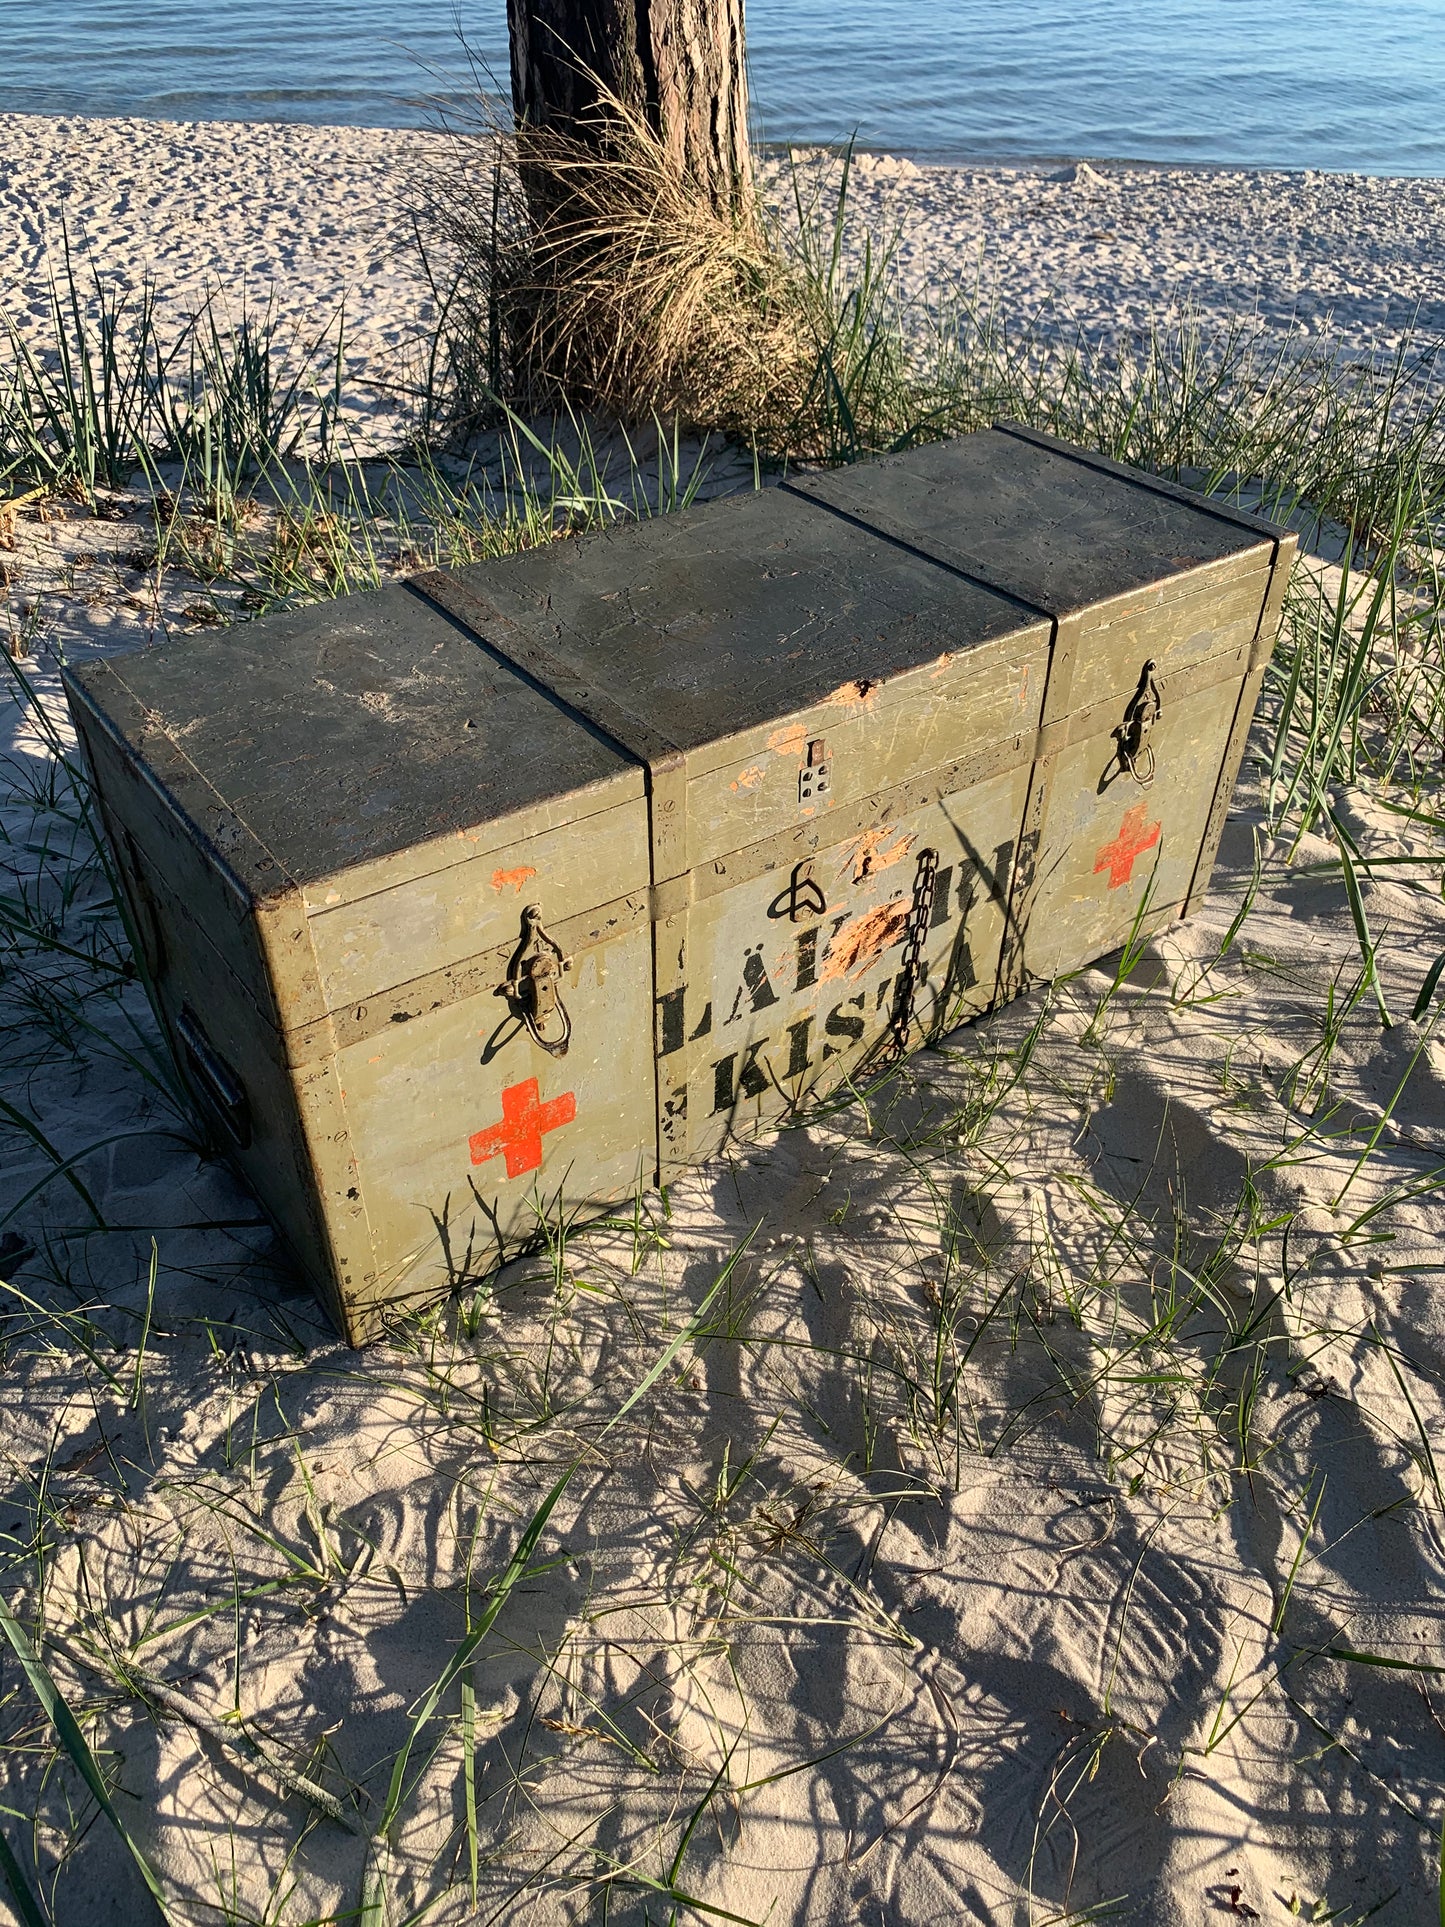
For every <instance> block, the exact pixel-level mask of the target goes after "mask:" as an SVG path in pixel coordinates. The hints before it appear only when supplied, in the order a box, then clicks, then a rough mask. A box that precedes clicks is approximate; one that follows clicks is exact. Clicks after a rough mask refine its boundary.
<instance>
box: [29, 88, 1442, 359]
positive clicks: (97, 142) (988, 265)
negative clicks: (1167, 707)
mask: <svg viewBox="0 0 1445 1927" xmlns="http://www.w3.org/2000/svg"><path fill="white" fill-rule="evenodd" d="M448 138H449V137H448V136H446V135H444V134H442V133H439V132H436V131H428V130H423V129H415V128H413V129H401V130H395V129H377V128H359V127H351V126H322V125H313V124H311V123H307V122H295V121H255V122H244V121H207V122H177V121H161V120H146V119H142V118H140V117H136V116H130V117H116V118H97V117H85V116H49V115H29V114H16V113H0V243H3V242H7V241H8V243H9V245H8V247H7V249H6V258H7V260H8V262H9V264H10V277H9V285H8V288H7V305H8V307H9V308H10V310H11V312H12V313H13V314H16V315H17V319H18V321H19V325H20V327H21V331H22V332H29V331H30V328H31V326H32V324H33V323H35V322H37V321H39V320H40V319H42V318H43V308H44V286H45V274H46V261H47V246H51V247H53V246H54V244H55V242H56V241H57V240H58V238H59V232H60V229H61V226H62V223H63V224H64V225H65V226H66V227H67V228H68V230H69V232H70V233H71V235H72V238H74V237H75V236H77V235H79V236H81V237H83V239H84V241H85V242H86V243H87V244H88V246H89V248H90V250H91V255H92V258H93V260H94V261H95V262H96V263H97V264H99V265H101V266H102V267H103V269H104V271H105V272H106V273H107V274H108V275H110V276H113V277H115V278H116V279H117V280H118V281H119V282H120V283H121V284H122V285H129V286H135V287H138V286H139V285H140V284H141V283H142V282H143V281H144V280H145V279H146V278H147V277H149V278H150V279H151V280H152V281H153V283H154V285H155V287H156V289H157V291H158V293H159V295H160V297H161V298H162V299H163V301H164V302H165V303H167V304H170V303H175V304H178V305H179V306H180V307H182V308H184V307H185V305H186V304H188V303H189V304H194V303H196V302H198V301H200V300H201V299H203V298H204V295H205V293H206V292H207V291H214V290H220V291H222V292H223V293H225V294H227V295H228V296H230V297H232V298H236V299H242V298H244V299H248V300H251V299H256V298H263V299H265V300H266V301H267V302H268V303H273V304H274V308H275V312H276V314H277V316H278V317H279V319H280V320H281V321H282V322H283V323H284V324H286V325H289V326H295V327H298V328H302V329H312V330H314V329H315V328H316V327H317V326H318V325H319V324H320V323H321V322H322V321H323V320H324V319H325V318H326V317H328V316H334V315H335V314H336V313H337V312H338V311H339V310H340V308H341V306H342V305H343V304H345V306H346V310H347V316H348V333H349V334H350V335H351V337H352V342H351V351H350V352H351V354H352V356H353V360H352V363H351V366H352V372H353V374H354V375H355V376H356V377H358V378H363V379H364V378H366V377H367V376H368V375H369V374H373V375H377V376H379V377H383V378H389V376H388V371H386V370H384V369H383V368H382V366H381V359H382V358H383V357H387V356H389V357H391V358H392V359H393V360H395V358H396V356H397V355H398V354H401V353H404V352H405V350H406V345H407V343H409V342H410V343H415V342H416V341H417V340H418V339H420V338H421V337H422V336H423V335H424V333H425V331H426V329H427V328H428V327H429V326H430V325H432V323H433V321H434V315H435V304H434V301H433V295H432V290H431V289H430V287H429V286H427V285H426V282H425V278H424V276H423V275H422V273H421V270H420V263H419V261H418V260H417V257H416V254H415V250H414V246H413V242H412V238H411V234H410V231H409V225H408V216H407V208H406V200H405V182H406V178H407V170H408V168H409V167H411V166H413V165H415V164H416V163H417V162H418V161H421V162H422V163H423V164H425V161H426V158H427V156H428V153H431V154H440V153H442V152H443V151H444V148H445V143H446V141H447V140H448ZM791 151H792V152H794V153H796V154H798V155H799V156H800V157H803V158H804V160H805V164H806V156H808V155H814V156H823V155H825V154H827V153H829V152H836V151H837V150H829V149H826V148H821V147H819V148H813V149H806V150H805V149H793V150H791ZM785 165H786V163H785V162H784V161H783V160H782V159H781V158H780V157H779V156H778V155H777V154H776V153H775V154H774V155H772V156H770V155H769V154H768V153H767V151H766V150H765V151H764V152H763V155H762V166H761V172H762V174H763V176H764V180H765V181H766V179H767V177H768V175H769V174H772V175H773V176H774V177H775V178H776V176H777V174H778V173H779V171H780V170H781V169H782V168H783V167H784V166H785ZM850 198H851V201H852V208H853V212H854V214H855V216H856V217H857V218H858V221H859V224H860V227H866V228H868V229H870V230H871V231H872V232H873V233H874V234H875V235H882V236H886V237H892V238H893V239H895V240H896V257H895V265H896V269H897V272H898V274H899V277H900V283H901V285H902V287H903V289H904V291H905V292H906V293H907V294H909V295H910V296H914V297H924V296H925V295H927V294H929V293H930V292H934V293H937V292H938V291H940V290H952V291H953V293H954V294H955V295H957V294H960V293H961V294H963V295H964V296H965V297H967V298H969V299H972V300H973V301H975V302H976V303H978V304H979V305H992V306H995V307H996V308H997V310H998V312H1000V313H1001V314H1003V315H1005V316H1007V317H1008V318H1009V319H1010V321H1011V322H1013V323H1015V324H1017V323H1018V322H1019V321H1020V320H1021V319H1027V318H1028V317H1038V316H1040V315H1044V316H1046V317H1047V323H1048V326H1050V327H1052V328H1055V329H1058V328H1063V329H1066V330H1067V331H1069V332H1073V331H1074V330H1077V331H1078V332H1079V333H1080V334H1082V336H1083V337H1084V338H1085V339H1087V340H1089V341H1090V342H1092V343H1094V344H1096V345H1110V344H1118V343H1121V342H1123V341H1125V340H1127V339H1128V338H1129V337H1131V336H1133V337H1135V338H1139V337H1141V336H1143V335H1147V333H1148V331H1149V329H1150V328H1151V327H1152V326H1157V325H1160V324H1162V325H1165V326H1168V325H1170V324H1171V323H1172V322H1173V321H1177V320H1178V319H1179V318H1180V317H1181V316H1183V315H1189V316H1191V317H1194V318H1197V319H1198V321H1200V322H1201V323H1202V324H1204V325H1205V326H1206V327H1211V326H1212V327H1218V328H1221V329H1223V328H1228V327H1232V326H1236V325H1239V324H1241V323H1243V324H1244V325H1247V326H1248V327H1249V328H1251V329H1258V330H1262V331H1264V332H1268V333H1271V334H1278V335H1280V336H1282V337H1290V336H1294V337H1297V338H1298V339H1299V341H1300V343H1301V344H1302V345H1304V346H1307V347H1309V348H1317V347H1318V346H1319V345H1320V344H1321V343H1323V342H1326V341H1327V342H1329V343H1330V344H1332V345H1333V346H1335V347H1337V348H1339V349H1341V350H1344V351H1345V352H1348V353H1350V354H1353V355H1361V354H1365V355H1374V356H1378V355H1381V354H1388V353H1391V352H1393V351H1395V350H1397V349H1398V347H1399V346H1400V344H1401V343H1402V341H1404V340H1405V338H1406V337H1407V335H1413V336H1414V337H1415V338H1416V339H1419V340H1429V339H1430V338H1432V337H1437V336H1445V181H1442V180H1438V179H1435V178H1433V177H1414V176H1400V177H1393V178H1389V177H1383V176H1375V175H1350V174H1326V173H1322V172H1306V173H1299V172H1291V171H1286V170H1268V169H1201V168H1196V167H1169V168H1166V167H1162V166H1158V165H1153V164H1150V165H1143V166H1140V165H1127V166H1126V165H1122V164H1116V163H1107V164H1106V163H1100V162H1095V161H1087V162H1080V163H1075V164H1067V165H1063V166H1059V167H1053V168H1046V167H1045V166H1044V165H1043V164H1041V163H1040V164H1034V165H1029V166H1024V165H1022V164H1009V165H1000V166H988V165H984V164H982V163H977V164H971V165H956V166H943V165H920V164H919V163H917V162H915V161H913V160H910V159H909V158H908V157H906V156H899V155H891V154H882V153H876V152H873V151H872V150H860V151H859V152H858V153H857V154H856V156H855V162H854V166H853V170H852V187H851V196H850ZM393 372H394V371H393Z"/></svg>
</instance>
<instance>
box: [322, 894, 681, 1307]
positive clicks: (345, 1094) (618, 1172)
mask: <svg viewBox="0 0 1445 1927" xmlns="http://www.w3.org/2000/svg"><path fill="white" fill-rule="evenodd" d="M563 996H564V998H565V1000H566V1003H567V1006H568V1010H569V1013H570V1015H571V1019H572V1039H571V1044H570V1048H569V1049H568V1051H567V1054H566V1055H565V1056H562V1057H558V1056H552V1055H549V1054H548V1053H547V1052H545V1051H542V1050H540V1049H539V1048H538V1047H537V1045H536V1044H535V1043H534V1042H533V1041H532V1040H531V1039H530V1038H529V1037H528V1036H527V1035H526V1033H525V1032H524V1031H523V1030H522V1029H521V1027H520V1026H519V1025H518V1024H517V1023H516V1021H515V1020H514V1019H512V1018H511V1017H509V1016H508V1015H506V1014H505V1013H502V1014H500V1015H499V1007H498V1005H497V1004H496V1002H495V1001H494V1000H492V999H490V998H482V997H477V998H473V999H470V1000H467V1001H466V1002H463V1003H459V1004H454V1005H450V1006H447V1007H445V1008H441V1009H438V1010H435V1011H431V1012H428V1013H426V1014H425V1015H423V1016H421V1017H419V1018H417V1019H416V1020H415V1021H414V1022H412V1023H409V1024H406V1025H405V1026H397V1027H395V1028H389V1029H388V1030H387V1031H386V1032H384V1033H381V1034H377V1035H373V1036H370V1037H367V1038H363V1039H358V1040H357V1041H356V1042H354V1043H352V1044H348V1045H346V1046H344V1047H343V1049H342V1050H341V1051H340V1053H339V1054H338V1058H337V1073H338V1077H339V1090H340V1096H341V1101H342V1103H343V1104H344V1108H345V1116H346V1120H347V1130H348V1133H349V1138H350V1142H351V1144H352V1147H353V1149H354V1154H355V1157H356V1161H357V1168H358V1171H359V1173H360V1177H359V1182H360V1186H361V1189H362V1192H363V1195H364V1199H365V1204H366V1212H367V1219H368V1223H369V1225H370V1228H371V1235H372V1238H373V1241H374V1248H375V1264H374V1268H373V1271H372V1274H371V1275H370V1276H369V1277H367V1278H364V1279H356V1278H353V1279H352V1280H351V1281H350V1283H349V1284H348V1285H347V1286H346V1296H347V1303H348V1313H349V1317H350V1319H351V1323H352V1327H353V1329H354V1330H356V1331H359V1332H360V1333H361V1334H362V1335H363V1336H365V1335H369V1334H370V1333H371V1332H372V1331H374V1330H375V1328H376V1324H377V1321H378V1320H379V1319H380V1318H381V1317H382V1316H383V1315H384V1314H385V1313H386V1312H387V1311H388V1310H393V1309H400V1308H402V1307H403V1306H405V1305H407V1304H414V1303H419V1302H422V1301H424V1300H426V1299H429V1298H435V1297H437V1296H439V1295H440V1294H442V1293H444V1292H445V1291H447V1290H449V1289H451V1288H452V1287H453V1286H455V1285H456V1284H458V1283H460V1282H461V1281H463V1280H464V1279H466V1278H475V1277H480V1276H482V1275H484V1274H485V1273H486V1272H488V1271H490V1270H491V1269H493V1268H494V1267H495V1266H496V1265H497V1263H499V1262H500V1260H501V1259H502V1257H504V1256H512V1255H514V1254H515V1253H516V1252H517V1251H518V1250H519V1249H521V1248H522V1247H523V1246H525V1245H529V1244H532V1243H534V1242H536V1240H537V1238H538V1235H539V1224H540V1221H541V1220H540V1219H539V1213H540V1214H542V1215H543V1216H544V1217H546V1216H548V1215H549V1214H550V1218H551V1220H552V1221H553V1222H557V1221H558V1219H559V1214H560V1215H561V1217H566V1216H568V1215H570V1214H572V1213H575V1212H577V1211H580V1210H584V1209H585V1208H587V1207H589V1206H592V1207H595V1206H598V1205H600V1204H601V1203H603V1202H605V1201H607V1200H610V1199H614V1198H618V1197H622V1196H625V1195H628V1194H630V1193H631V1192H632V1191H633V1190H634V1188H635V1187H636V1186H637V1184H638V1183H639V1181H640V1182H642V1183H643V1184H650V1183H652V1182H653V1180H654V1177H655V1173H656V1166H657V1127H656V1114H655V1110H654V1101H653V1099H654V1092H653V1076H652V1058H651V1051H650V1048H649V1011H650V1007H651V1000H652V981H651V947H650V942H649V933H648V929H647V926H646V925H645V924H642V923H639V924H636V925H634V926H633V927H632V928H630V929H628V930H626V931H624V932H623V933H622V934H621V935H619V936H617V937H614V938H612V939H611V940H609V941H607V942H604V943H599V944H595V945H593V946H591V947H589V948H588V949H586V950H584V951H582V952H581V953H579V955H578V956H577V957H576V958H574V960H573V968H572V971H571V972H570V973H569V974H568V976H567V978H566V981H565V985H564V989H563Z"/></svg>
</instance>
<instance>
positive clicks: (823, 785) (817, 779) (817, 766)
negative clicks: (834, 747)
mask: <svg viewBox="0 0 1445 1927" xmlns="http://www.w3.org/2000/svg"><path fill="white" fill-rule="evenodd" d="M832 767H833V766H832V764H831V763H830V762H829V761H828V745H827V744H826V743H825V742H824V741H823V739H822V737H821V736H816V737H814V739H813V741H812V742H811V743H809V745H808V760H807V762H806V763H804V765H803V767H802V768H801V769H800V770H799V771H798V801H799V802H800V803H816V802H817V801H818V800H819V798H820V797H824V796H826V795H827V794H828V791H829V789H830V787H831V784H830V781H829V777H830V772H831V770H832Z"/></svg>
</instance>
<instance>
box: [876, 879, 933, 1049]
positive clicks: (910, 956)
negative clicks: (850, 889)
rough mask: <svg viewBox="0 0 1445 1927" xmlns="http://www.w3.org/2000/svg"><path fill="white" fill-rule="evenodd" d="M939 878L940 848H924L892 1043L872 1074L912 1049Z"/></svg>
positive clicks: (896, 997)
mask: <svg viewBox="0 0 1445 1927" xmlns="http://www.w3.org/2000/svg"><path fill="white" fill-rule="evenodd" d="M937 881H938V852H937V850H920V851H919V852H918V870H917V873H916V874H915V876H914V879H913V902H912V904H911V906H910V907H909V911H908V922H907V924H906V925H905V926H904V930H903V968H902V970H901V971H900V972H899V975H898V988H897V990H896V991H895V992H894V995H893V1015H892V1016H891V1017H890V1018H889V1020H888V1032H887V1036H888V1042H887V1044H886V1045H885V1046H884V1048H883V1050H882V1052H881V1054H880V1055H879V1056H878V1057H876V1058H874V1059H873V1061H872V1062H871V1063H870V1064H869V1065H868V1071H869V1073H870V1075H872V1076H877V1077H882V1076H883V1075H884V1074H885V1073H886V1072H888V1071H891V1070H892V1069H893V1066H894V1065H895V1064H896V1063H898V1062H899V1060H900V1059H901V1058H902V1057H903V1056H904V1055H905V1053H906V1052H907V1050H908V1033H909V1031H910V1030H911V1029H912V1028H913V1006H914V1004H915V1003H916V1001H917V998H918V986H919V985H920V984H921V983H922V982H923V977H924V971H925V969H926V965H925V963H924V957H923V946H924V944H925V943H926V942H927V941H928V926H929V924H930V923H931V922H932V920H933V895H934V890H935V888H936V885H937Z"/></svg>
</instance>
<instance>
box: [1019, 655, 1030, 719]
mask: <svg viewBox="0 0 1445 1927" xmlns="http://www.w3.org/2000/svg"><path fill="white" fill-rule="evenodd" d="M1028 699H1029V666H1028V664H1027V663H1025V664H1024V666H1023V673H1022V674H1021V675H1020V677H1019V708H1020V709H1022V708H1023V706H1024V704H1025V703H1026V702H1027V701H1028Z"/></svg>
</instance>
